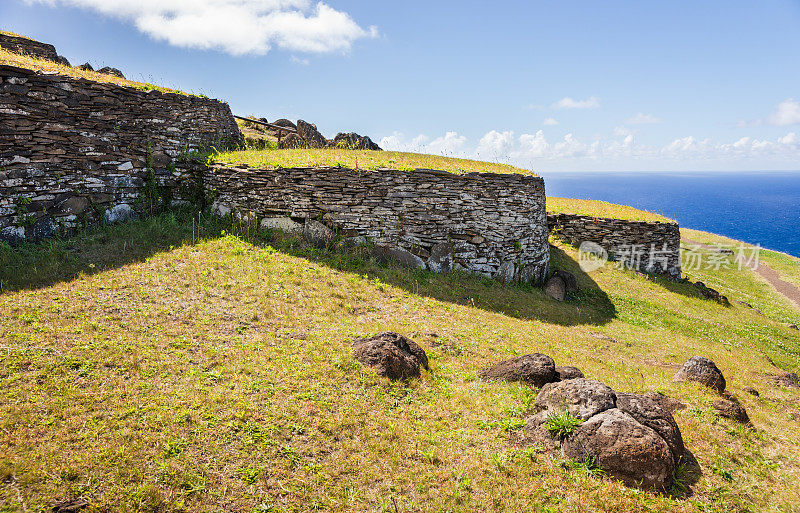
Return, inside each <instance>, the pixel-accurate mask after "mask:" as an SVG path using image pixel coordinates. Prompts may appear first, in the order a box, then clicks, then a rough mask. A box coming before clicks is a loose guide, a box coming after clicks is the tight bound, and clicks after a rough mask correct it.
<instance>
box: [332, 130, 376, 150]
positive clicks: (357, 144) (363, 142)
mask: <svg viewBox="0 0 800 513" xmlns="http://www.w3.org/2000/svg"><path fill="white" fill-rule="evenodd" d="M330 145H331V146H334V147H336V148H345V149H348V150H376V151H380V149H381V148H380V146H378V145H377V144H375V143H374V142H373V141H372V139H370V138H369V137H367V136H365V135H358V134H357V133H355V132H347V133H343V132H339V133H338V134H336V137H334V138H333V141H331V142H330Z"/></svg>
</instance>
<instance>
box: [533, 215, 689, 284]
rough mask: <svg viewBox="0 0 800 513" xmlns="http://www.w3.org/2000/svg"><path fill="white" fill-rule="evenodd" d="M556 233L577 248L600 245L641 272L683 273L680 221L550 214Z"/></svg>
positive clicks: (622, 261) (678, 275)
mask: <svg viewBox="0 0 800 513" xmlns="http://www.w3.org/2000/svg"><path fill="white" fill-rule="evenodd" d="M547 224H548V226H549V228H550V230H551V231H552V232H553V234H554V235H555V236H556V237H558V238H560V239H562V240H563V241H565V242H567V243H569V244H572V245H574V246H576V247H580V245H581V244H582V243H584V242H592V243H595V244H597V245H599V246H600V247H601V248H602V249H603V250H605V251H606V252H607V255H608V257H609V258H610V259H611V260H616V261H618V262H621V263H622V264H624V265H626V266H627V267H630V268H634V269H638V270H641V271H647V272H653V273H657V274H662V275H665V276H669V277H672V278H680V276H681V234H680V231H679V229H678V224H677V223H648V222H642V221H624V220H620V219H609V218H604V217H590V216H579V215H574V214H550V215H548V216H547Z"/></svg>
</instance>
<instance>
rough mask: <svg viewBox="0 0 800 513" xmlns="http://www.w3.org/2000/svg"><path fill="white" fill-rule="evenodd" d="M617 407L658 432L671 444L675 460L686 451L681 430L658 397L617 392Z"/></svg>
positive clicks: (668, 444) (670, 447)
mask: <svg viewBox="0 0 800 513" xmlns="http://www.w3.org/2000/svg"><path fill="white" fill-rule="evenodd" d="M617 408H619V409H620V410H622V411H624V412H625V413H627V414H628V415H630V416H631V417H633V418H634V419H636V421H637V422H639V423H640V424H642V425H645V426H647V427H649V428H650V429H652V430H653V431H655V432H656V433H658V434H659V436H660V437H661V438H663V439H664V441H665V442H666V443H667V446H669V450H670V452H671V453H672V457H673V459H674V460H675V461H678V460H679V459H680V458H681V456H682V455H683V453H684V452H686V448H685V447H684V444H683V436H681V430H680V429H679V428H678V424H677V423H676V422H675V419H674V418H673V417H672V413H671V412H670V411H668V410H667V409H666V408H664V407H663V406H661V404H660V403H659V401H657V400H656V399H654V398H652V397H649V396H647V395H643V394H624V393H617Z"/></svg>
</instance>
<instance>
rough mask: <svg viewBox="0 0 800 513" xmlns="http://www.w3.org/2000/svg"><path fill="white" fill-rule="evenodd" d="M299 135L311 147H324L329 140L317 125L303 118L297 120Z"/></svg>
mask: <svg viewBox="0 0 800 513" xmlns="http://www.w3.org/2000/svg"><path fill="white" fill-rule="evenodd" d="M297 136H298V137H299V138H300V139H302V140H303V142H304V143H305V145H306V146H307V147H309V148H324V147H325V146H327V145H328V141H326V140H325V137H323V136H322V134H321V133H319V131H317V125H313V124H311V123H308V122H306V121H303V120H302V119H298V120H297Z"/></svg>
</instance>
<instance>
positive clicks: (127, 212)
mask: <svg viewBox="0 0 800 513" xmlns="http://www.w3.org/2000/svg"><path fill="white" fill-rule="evenodd" d="M103 217H104V218H105V221H106V222H107V223H121V222H123V221H127V220H128V219H133V218H134V217H136V212H135V211H134V210H133V207H131V206H130V205H128V204H127V203H120V204H119V205H115V206H114V207H112V208H110V209H108V210H106V212H105V215H104V216H103Z"/></svg>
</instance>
